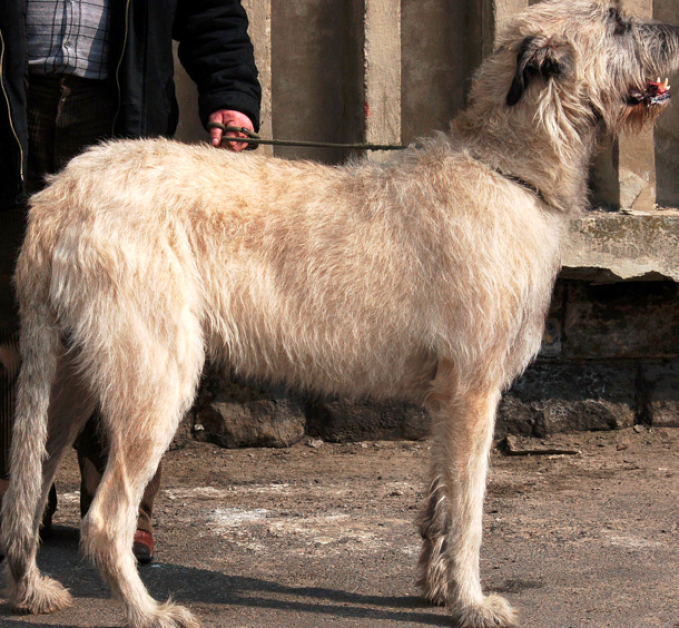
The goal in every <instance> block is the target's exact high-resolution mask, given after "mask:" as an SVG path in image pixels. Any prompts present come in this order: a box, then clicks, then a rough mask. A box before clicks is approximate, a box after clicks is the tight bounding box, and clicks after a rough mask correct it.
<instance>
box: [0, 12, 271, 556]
mask: <svg viewBox="0 0 679 628" xmlns="http://www.w3.org/2000/svg"><path fill="white" fill-rule="evenodd" d="M247 28H248V20H247V15H246V12H245V10H244V8H243V7H242V5H241V2H240V0H168V1H167V2H162V3H156V2H152V1H151V0H127V2H113V1H112V0H88V1H87V2H81V1H80V0H3V2H1V3H0V172H2V177H0V498H1V496H2V495H3V494H4V492H5V491H6V489H7V486H8V481H9V479H10V478H9V475H8V474H9V448H10V438H11V423H12V409H13V405H14V398H13V397H14V386H13V384H14V381H15V379H16V375H17V373H18V370H19V367H20V360H19V352H18V330H19V319H18V311H17V309H18V308H17V305H16V303H15V298H14V294H13V291H12V287H11V276H12V272H13V269H14V265H15V262H16V257H17V255H18V250H19V247H20V245H21V239H22V235H23V232H24V227H25V221H26V207H27V205H26V199H27V196H28V195H29V194H31V193H33V192H35V191H37V190H39V189H40V188H41V186H42V185H43V184H44V178H45V175H48V174H51V173H54V172H56V171H58V170H59V169H61V168H62V167H63V166H64V165H65V164H66V163H67V162H68V161H69V159H71V158H72V157H74V156H75V155H76V154H78V153H79V152H80V151H81V150H83V149H84V148H85V147H86V146H88V145H91V144H94V143H96V142H98V141H100V140H102V139H107V138H118V137H120V138H152V137H171V136H172V135H173V134H174V132H175V130H176V127H177V122H178V106H177V101H176V98H175V91H174V83H173V63H174V57H173V49H172V40H173V39H174V40H177V41H178V42H179V47H178V56H179V58H180V61H181V62H182V65H183V66H184V67H185V69H186V71H187V73H188V74H189V76H190V77H191V79H192V80H193V81H194V82H195V83H196V86H197V88H198V109H199V115H200V117H201V121H202V122H203V124H204V125H205V126H206V125H207V123H208V122H218V123H220V124H222V125H224V126H236V127H245V128H247V129H249V130H251V131H257V130H258V126H259V108H260V100H261V89H260V86H259V82H258V79H257V68H256V66H255V61H254V54H253V48H252V44H251V42H250V39H249V37H248V33H247ZM209 133H210V141H211V143H212V144H213V145H214V146H216V147H219V146H222V145H223V146H225V147H227V148H230V149H231V150H236V151H240V150H243V149H244V148H245V147H246V146H247V145H246V144H245V143H243V142H236V141H224V142H223V143H222V140H223V139H224V138H223V130H222V129H221V128H212V129H210V131H209ZM228 135H229V136H230V137H236V138H237V137H245V136H244V135H243V134H242V133H229V134H228ZM102 176H103V177H104V176H106V173H102ZM76 448H77V450H78V461H79V465H80V470H81V478H82V479H81V493H80V494H81V504H80V506H81V514H85V513H86V512H87V508H88V507H89V504H90V503H91V501H92V498H93V496H94V493H95V491H96V487H97V485H98V483H99V479H100V477H101V473H102V472H103V469H104V467H105V463H106V443H105V442H104V438H103V437H102V435H101V434H100V431H99V429H98V418H97V416H96V413H95V416H93V417H92V418H91V419H90V420H89V422H88V423H87V425H86V426H85V428H84V429H83V431H82V433H81V434H80V435H79V437H78V439H77V442H76ZM159 482H160V469H159V470H158V473H157V474H156V476H155V477H154V478H153V479H152V480H151V482H150V483H149V485H148V487H147V489H146V492H145V494H144V497H143V499H142V504H141V506H140V509H139V518H138V530H137V534H135V542H134V552H135V556H136V557H137V560H138V561H139V562H142V563H144V562H150V560H151V559H152V557H153V549H154V547H153V527H152V524H151V515H152V511H153V499H154V497H155V495H156V493H157V491H158V486H159ZM55 509H56V492H55V491H54V487H52V491H51V493H50V500H49V504H48V508H47V510H46V513H45V519H44V525H46V526H48V527H49V525H50V524H51V517H52V514H53V512H54V510H55Z"/></svg>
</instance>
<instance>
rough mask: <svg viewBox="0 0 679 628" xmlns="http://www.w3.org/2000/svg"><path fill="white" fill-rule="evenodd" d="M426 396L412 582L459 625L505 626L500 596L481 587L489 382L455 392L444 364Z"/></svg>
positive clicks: (492, 407)
mask: <svg viewBox="0 0 679 628" xmlns="http://www.w3.org/2000/svg"><path fill="white" fill-rule="evenodd" d="M434 388H435V392H434V394H433V395H432V397H431V400H430V403H429V404H428V406H429V411H430V413H431V415H432V432H433V434H432V435H433V443H432V464H431V484H430V488H429V496H428V502H427V506H426V508H425V511H424V513H423V514H422V517H421V520H420V531H421V534H422V539H423V546H422V553H421V555H420V562H419V570H420V577H419V581H418V584H419V586H420V587H421V589H422V593H423V595H424V597H425V598H426V599H427V600H429V601H430V602H433V603H435V604H446V605H447V606H448V607H449V608H450V612H451V614H452V615H453V617H454V619H455V621H456V624H455V625H456V626H460V628H508V627H510V626H514V625H516V616H515V613H514V611H513V610H512V608H511V607H510V606H509V604H508V603H507V602H506V601H505V600H504V599H503V598H501V597H499V596H496V595H491V596H489V597H485V596H484V595H483V592H482V590H481V581H480V574H479V552H480V547H481V533H482V516H483V499H484V494H485V485H486V476H487V472H488V455H489V452H490V447H491V443H492V436H493V427H494V422H495V413H496V409H497V405H498V402H499V398H500V391H499V388H497V387H494V388H493V387H491V388H489V389H486V390H483V391H481V390H474V391H469V390H464V389H463V390H462V391H460V388H459V386H458V385H457V382H456V381H455V377H454V371H453V367H452V366H450V365H449V366H448V367H447V368H446V367H445V366H444V367H442V368H440V369H439V374H438V375H437V378H436V382H435V387H434Z"/></svg>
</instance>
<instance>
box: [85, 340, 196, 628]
mask: <svg viewBox="0 0 679 628" xmlns="http://www.w3.org/2000/svg"><path fill="white" fill-rule="evenodd" d="M181 331H183V332H185V333H186V335H185V336H184V335H183V334H182V333H180V336H179V337H180V340H177V341H176V342H178V343H181V342H183V340H182V338H183V339H190V338H193V339H195V338H198V341H197V342H193V344H192V343H191V342H190V341H189V340H187V342H186V346H187V347H189V345H191V348H190V349H189V350H188V351H184V352H182V351H181V350H179V351H175V352H174V353H172V352H170V353H168V352H165V353H163V349H164V348H166V345H163V344H162V343H161V342H160V341H158V342H156V346H154V342H150V341H147V342H146V344H144V345H140V346H139V347H138V350H137V351H134V352H133V353H132V354H129V353H127V352H126V351H125V349H124V348H121V349H120V350H118V351H117V352H115V353H116V355H114V356H108V357H109V359H108V361H107V363H106V365H105V368H104V369H103V370H102V372H108V373H110V374H111V376H110V379H111V383H112V384H113V383H115V386H117V387H118V390H115V387H113V388H111V386H108V387H107V386H103V387H104V388H108V390H109V391H111V393H110V394H106V393H105V394H104V395H103V400H102V404H101V416H102V429H104V430H105V432H106V435H107V437H108V442H109V452H108V461H107V464H106V468H105V470H104V474H103V476H102V479H101V482H100V484H99V487H98V489H97V492H96V494H95V497H94V500H93V502H92V505H91V506H90V509H89V511H88V514H87V515H86V517H85V518H84V519H83V521H82V524H81V545H82V548H83V550H84V552H85V553H86V554H87V555H88V556H89V557H90V558H92V560H93V561H94V562H95V564H96V565H97V566H98V567H99V568H100V569H101V571H102V575H103V577H104V579H105V580H106V581H107V582H108V583H109V584H110V586H111V590H112V594H113V596H114V598H116V599H117V600H119V601H120V602H121V603H122V605H123V607H124V610H125V613H126V616H127V625H128V626H130V628H189V627H191V628H193V627H196V626H198V625H199V624H198V622H197V620H196V619H195V618H194V617H193V616H192V615H191V613H190V612H189V611H188V610H186V609H185V608H183V607H181V606H177V605H174V604H172V603H169V602H168V603H167V604H164V605H159V604H158V603H157V602H156V601H155V600H154V599H153V598H152V597H151V596H150V595H149V593H148V592H147V590H146V588H145V587H144V584H143V582H142V580H141V578H140V577H139V573H138V570H137V563H136V560H135V558H134V555H133V553H132V544H133V536H134V531H135V528H136V521H137V509H138V507H139V502H140V500H141V498H142V494H143V491H144V488H145V487H146V485H147V483H148V482H149V480H150V479H151V477H153V474H154V473H155V472H156V469H157V468H158V464H159V463H160V459H161V457H162V455H163V453H164V452H165V451H166V449H167V447H168V446H169V445H170V442H171V440H172V437H173V436H174V433H175V431H176V429H177V426H178V424H179V421H180V420H181V419H182V417H183V415H184V413H185V412H186V411H187V410H188V409H189V407H190V404H191V403H192V401H193V398H194V395H195V390H196V387H197V383H198V378H199V376H200V372H201V369H202V366H203V353H202V342H201V340H200V333H199V331H198V332H197V330H196V329H193V328H192V329H191V330H187V329H184V328H182V330H181ZM147 340H148V339H147ZM174 348H175V349H176V345H175V347H174ZM199 350H200V351H199ZM179 354H181V355H179ZM160 357H163V358H164V360H162V361H161V360H160V359H159V358H160ZM125 369H129V371H131V372H128V371H126V370H125ZM113 374H115V375H113ZM102 385H103V381H102V380H101V379H100V381H99V384H98V386H102ZM122 391H124V392H122Z"/></svg>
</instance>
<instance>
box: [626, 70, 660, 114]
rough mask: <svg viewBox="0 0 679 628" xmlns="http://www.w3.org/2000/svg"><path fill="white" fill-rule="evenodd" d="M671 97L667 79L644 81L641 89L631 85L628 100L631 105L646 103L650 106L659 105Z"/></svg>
mask: <svg viewBox="0 0 679 628" xmlns="http://www.w3.org/2000/svg"><path fill="white" fill-rule="evenodd" d="M670 97H671V94H670V84H669V80H668V79H665V80H664V81H662V82H661V81H660V77H658V80H657V81H650V80H649V81H646V85H645V87H644V88H643V89H640V88H638V87H631V88H630V90H629V97H628V102H629V104H630V105H631V106H633V107H635V106H637V105H646V106H647V107H652V106H653V105H661V104H663V103H665V102H667V101H668V100H669V99H670Z"/></svg>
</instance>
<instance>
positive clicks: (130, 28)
mask: <svg viewBox="0 0 679 628" xmlns="http://www.w3.org/2000/svg"><path fill="white" fill-rule="evenodd" d="M111 5H112V7H113V8H112V10H113V12H114V14H113V16H112V18H113V19H112V29H113V41H114V42H116V43H117V45H118V47H116V43H114V45H113V50H112V54H111V64H112V68H111V76H112V77H114V78H115V80H116V85H117V87H118V102H119V107H118V114H117V116H116V120H115V123H114V128H113V129H112V135H113V136H115V137H159V136H166V137H167V136H171V135H173V134H174V132H175V130H176V128H177V118H178V110H177V101H176V98H175V90H174V82H173V74H174V69H173V55H172V40H173V39H175V40H177V41H178V42H179V58H180V60H181V62H182V65H183V66H184V67H185V68H186V71H187V72H188V74H189V76H191V78H192V79H193V80H194V81H195V83H196V85H197V87H198V94H199V97H198V108H199V113H200V117H201V120H202V121H203V124H206V123H207V119H208V117H209V115H210V114H211V113H212V112H214V111H216V110H218V109H233V110H236V111H240V112H242V113H244V114H246V115H247V116H248V117H249V118H250V119H251V120H252V121H253V123H254V125H255V130H257V128H258V126H259V105H260V98H261V90H260V86H259V82H258V81H257V69H256V67H255V62H254V55H253V51H252V45H251V43H250V39H249V37H248V34H247V27H248V21H247V16H246V14H245V10H244V9H243V7H242V6H241V3H240V0H127V2H112V3H111ZM25 17H26V9H25V2H24V0H0V209H4V208H7V207H11V206H13V205H16V204H17V203H20V202H22V201H23V199H24V180H23V172H24V171H25V168H26V156H27V151H28V129H27V120H26V88H27V81H28V73H27V50H26V37H25Z"/></svg>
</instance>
